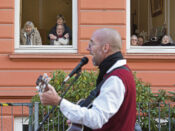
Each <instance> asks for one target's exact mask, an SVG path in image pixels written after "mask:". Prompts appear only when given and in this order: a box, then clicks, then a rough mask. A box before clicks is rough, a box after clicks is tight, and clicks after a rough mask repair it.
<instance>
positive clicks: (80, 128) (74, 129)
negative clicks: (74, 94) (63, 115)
mask: <svg viewBox="0 0 175 131" xmlns="http://www.w3.org/2000/svg"><path fill="white" fill-rule="evenodd" d="M82 102H84V99H81V100H79V101H78V102H77V104H78V105H80V104H81V103H82ZM90 106H91V104H90V105H89V106H88V108H89V107H90ZM66 131H91V129H90V128H88V127H85V126H84V125H81V124H75V123H71V125H70V126H69V128H68V129H67V130H66Z"/></svg>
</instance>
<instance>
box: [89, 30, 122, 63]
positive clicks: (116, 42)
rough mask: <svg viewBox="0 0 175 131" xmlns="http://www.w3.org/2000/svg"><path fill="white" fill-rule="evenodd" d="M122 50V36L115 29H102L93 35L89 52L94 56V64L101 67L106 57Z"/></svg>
mask: <svg viewBox="0 0 175 131" xmlns="http://www.w3.org/2000/svg"><path fill="white" fill-rule="evenodd" d="M121 48H122V41H121V36H120V34H119V33H118V32H117V31H116V30H114V29H110V28H102V29H98V30H96V31H95V32H94V33H93V35H92V37H91V39H90V42H89V46H88V48H87V50H88V51H89V52H90V54H91V55H92V56H93V58H92V61H93V64H94V65H95V66H99V65H100V64H101V62H102V61H103V60H104V59H105V58H106V57H108V56H109V55H112V54H114V53H115V52H117V51H120V50H121Z"/></svg>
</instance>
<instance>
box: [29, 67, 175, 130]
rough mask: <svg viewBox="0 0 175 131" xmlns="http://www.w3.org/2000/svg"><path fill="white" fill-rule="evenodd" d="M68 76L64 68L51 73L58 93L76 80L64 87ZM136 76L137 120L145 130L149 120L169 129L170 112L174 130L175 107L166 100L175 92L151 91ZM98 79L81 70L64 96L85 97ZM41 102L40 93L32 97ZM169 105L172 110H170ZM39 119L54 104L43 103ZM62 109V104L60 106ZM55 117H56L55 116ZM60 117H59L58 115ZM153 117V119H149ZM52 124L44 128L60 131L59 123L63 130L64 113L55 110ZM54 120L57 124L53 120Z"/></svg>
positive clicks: (154, 125) (73, 99)
mask: <svg viewBox="0 0 175 131" xmlns="http://www.w3.org/2000/svg"><path fill="white" fill-rule="evenodd" d="M65 76H67V74H66V73H65V72H64V71H60V70H59V71H55V72H53V73H52V76H51V77H52V79H51V81H50V84H51V85H53V86H54V87H55V89H56V91H57V92H58V94H59V95H61V94H63V92H65V90H66V89H67V88H68V87H69V85H70V83H71V82H73V81H74V77H72V78H71V79H70V80H69V81H68V82H67V83H66V84H65V86H64V87H61V83H62V82H63V80H64V78H65ZM134 76H135V82H136V94H137V96H136V101H137V111H138V114H140V117H138V118H137V121H139V122H140V125H141V126H142V130H143V131H148V130H149V123H150V128H151V130H153V131H156V130H158V127H159V126H160V127H161V130H162V131H166V130H168V124H169V123H168V122H169V119H168V117H169V115H170V118H171V119H170V120H171V127H172V129H174V130H175V127H173V126H175V106H170V105H169V104H167V101H169V102H171V101H172V102H175V93H174V92H169V93H171V97H169V96H168V95H167V93H166V91H164V90H159V92H158V93H152V91H151V88H150V85H149V84H148V83H144V82H142V81H141V80H140V79H138V78H137V77H136V75H135V74H134ZM96 79H97V73H96V72H93V71H91V72H87V71H83V72H82V73H81V76H80V77H79V79H78V80H77V81H76V82H75V83H74V85H73V86H71V88H70V89H69V90H68V92H67V93H66V95H65V98H66V99H68V100H70V101H71V102H74V103H76V102H77V101H78V100H80V99H82V98H86V97H87V96H88V95H89V93H90V91H91V90H93V89H94V88H95V85H96ZM36 101H38V102H40V100H39V96H38V95H36V96H34V97H33V99H32V102H36ZM169 107H170V110H169ZM39 108H40V121H41V118H42V114H43V113H44V115H45V114H47V112H48V110H50V109H51V108H52V107H51V106H48V107H46V106H42V105H40V107H39ZM58 109H59V107H58ZM53 116H55V117H53ZM57 116H60V118H62V119H59V120H58V117H57ZM159 116H160V118H161V119H162V120H165V121H166V122H164V123H161V125H159V121H158V119H157V118H159ZM149 117H150V120H149ZM49 121H50V125H49V126H48V125H47V124H45V125H44V126H45V127H44V128H45V129H53V126H54V127H55V128H54V130H57V127H58V123H59V125H61V126H60V131H61V130H64V128H66V127H64V126H63V125H64V123H65V119H64V120H63V115H62V113H60V112H58V111H55V112H54V113H52V116H50V119H49ZM53 122H54V123H53Z"/></svg>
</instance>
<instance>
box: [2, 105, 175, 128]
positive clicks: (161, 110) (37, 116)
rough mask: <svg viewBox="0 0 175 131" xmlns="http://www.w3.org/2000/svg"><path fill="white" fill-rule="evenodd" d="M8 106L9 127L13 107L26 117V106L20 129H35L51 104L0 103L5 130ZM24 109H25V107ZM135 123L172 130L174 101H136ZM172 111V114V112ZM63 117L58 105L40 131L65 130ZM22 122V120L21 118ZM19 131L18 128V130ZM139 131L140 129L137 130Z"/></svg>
mask: <svg viewBox="0 0 175 131" xmlns="http://www.w3.org/2000/svg"><path fill="white" fill-rule="evenodd" d="M7 106H8V108H9V109H8V110H10V112H9V114H10V115H11V125H12V126H11V129H8V130H9V131H10V130H11V131H15V130H14V126H15V125H13V123H14V113H15V112H14V108H15V107H17V106H18V107H20V108H21V110H20V111H21V112H20V113H18V115H19V114H20V116H21V117H22V118H23V117H26V111H25V113H24V108H28V110H27V111H28V113H27V115H28V116H27V117H28V129H20V130H21V131H27V130H28V131H36V129H38V127H39V123H40V122H41V121H42V119H43V118H44V115H46V114H47V113H48V112H49V111H50V110H51V106H42V105H40V103H38V102H35V103H34V104H32V103H6V104H2V103H0V108H1V110H0V111H1V118H0V130H1V131H6V130H7V129H5V128H4V127H6V125H3V124H4V123H3V115H4V112H5V109H4V108H5V107H7ZM25 110H26V109H25ZM137 112H138V114H137V123H138V124H139V125H141V126H142V131H174V130H175V123H173V121H175V117H174V116H173V115H174V114H175V106H174V103H168V104H165V103H137ZM173 113H174V114H173ZM65 120H66V119H65V118H64V117H63V115H62V113H60V111H59V107H57V108H56V110H55V111H54V112H53V113H52V114H51V115H50V117H49V118H48V119H47V121H46V122H45V123H44V125H43V126H42V128H41V131H52V130H53V131H65V130H66V128H67V125H66V123H65ZM21 124H23V120H21ZM18 131H19V130H18ZM139 131H140V130H139Z"/></svg>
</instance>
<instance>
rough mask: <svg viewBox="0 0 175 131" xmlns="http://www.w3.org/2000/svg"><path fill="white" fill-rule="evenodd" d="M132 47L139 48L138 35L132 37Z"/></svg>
mask: <svg viewBox="0 0 175 131" xmlns="http://www.w3.org/2000/svg"><path fill="white" fill-rule="evenodd" d="M131 46H138V38H137V36H136V35H132V36H131Z"/></svg>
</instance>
